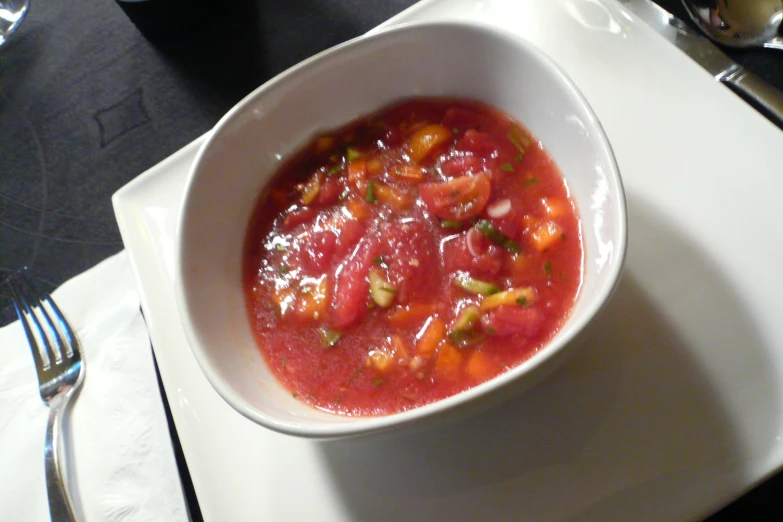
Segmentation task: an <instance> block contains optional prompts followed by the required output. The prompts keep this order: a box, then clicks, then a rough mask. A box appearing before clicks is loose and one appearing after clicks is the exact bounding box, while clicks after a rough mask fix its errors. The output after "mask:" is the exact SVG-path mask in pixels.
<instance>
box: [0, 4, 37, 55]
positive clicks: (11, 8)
mask: <svg viewBox="0 0 783 522" xmlns="http://www.w3.org/2000/svg"><path fill="white" fill-rule="evenodd" d="M29 8H30V0H0V45H3V44H4V43H5V42H6V40H8V38H9V37H10V36H11V35H12V34H13V33H14V32H15V31H16V30H17V29H18V28H19V26H20V25H21V24H22V21H23V20H24V17H25V16H27V11H28V9H29Z"/></svg>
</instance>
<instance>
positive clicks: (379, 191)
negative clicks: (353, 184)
mask: <svg viewBox="0 0 783 522" xmlns="http://www.w3.org/2000/svg"><path fill="white" fill-rule="evenodd" d="M373 191H374V194H375V199H377V200H378V201H380V202H381V203H383V204H384V205H388V206H390V207H392V208H394V209H397V210H405V209H406V208H409V207H410V206H411V199H410V197H409V196H408V194H406V193H405V192H403V191H402V190H399V189H396V188H394V187H390V186H389V185H384V184H382V183H375V184H374V185H373Z"/></svg>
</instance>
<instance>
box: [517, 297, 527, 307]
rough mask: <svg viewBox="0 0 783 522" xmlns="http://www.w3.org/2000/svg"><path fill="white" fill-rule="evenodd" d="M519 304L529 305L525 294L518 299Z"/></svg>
mask: <svg viewBox="0 0 783 522" xmlns="http://www.w3.org/2000/svg"><path fill="white" fill-rule="evenodd" d="M517 304H518V305H519V306H527V297H525V296H524V295H523V296H522V297H520V298H519V299H517Z"/></svg>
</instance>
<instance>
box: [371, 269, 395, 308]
mask: <svg viewBox="0 0 783 522" xmlns="http://www.w3.org/2000/svg"><path fill="white" fill-rule="evenodd" d="M395 295H397V290H396V289H395V288H394V287H393V286H392V285H391V284H390V283H389V281H387V280H386V277H385V276H384V275H383V274H382V273H381V272H380V271H379V270H370V297H372V300H373V301H374V302H375V304H377V305H378V306H382V307H383V308H388V307H389V306H391V304H392V301H393V300H394V296H395Z"/></svg>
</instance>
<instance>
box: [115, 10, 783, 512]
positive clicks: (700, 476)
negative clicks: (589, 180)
mask: <svg viewBox="0 0 783 522" xmlns="http://www.w3.org/2000/svg"><path fill="white" fill-rule="evenodd" d="M436 19H462V20H478V21H482V22H486V23H491V24H495V25H497V26H499V27H503V28H505V29H508V30H512V31H515V32H517V33H518V34H520V35H522V36H523V37H525V38H527V39H528V40H530V41H531V42H533V43H534V44H535V45H537V46H538V47H540V48H541V49H542V50H543V51H544V52H545V53H547V54H548V55H549V56H550V57H551V58H552V59H554V61H555V62H557V63H558V64H559V65H560V66H561V67H563V69H564V70H565V71H566V72H567V73H568V74H569V75H570V76H571V77H572V79H573V80H574V81H575V82H576V84H577V85H578V86H579V88H580V89H581V90H582V92H583V93H584V95H585V96H586V98H587V99H588V101H589V102H590V103H591V105H592V106H593V109H594V110H595V112H596V113H597V115H598V117H599V119H600V120H601V122H602V124H603V126H604V128H605V130H606V132H607V134H608V136H609V139H610V141H611V142H612V145H613V147H614V150H615V153H616V156H617V160H618V163H619V166H620V170H621V172H622V175H623V180H624V183H625V189H626V193H627V196H628V210H629V250H628V258H627V264H626V273H625V277H624V279H623V281H622V283H621V284H620V287H619V289H618V292H617V294H616V295H615V297H614V299H613V300H612V302H611V304H610V305H609V307H608V309H607V310H606V312H605V313H604V314H603V315H602V316H601V318H600V319H599V321H598V322H597V324H596V325H595V328H593V329H592V330H591V332H590V333H589V334H588V335H587V336H586V337H585V338H584V339H583V341H582V342H583V343H584V346H582V347H581V349H580V350H578V352H577V354H576V355H575V356H574V357H573V358H571V359H570V360H569V361H568V362H567V363H566V364H565V365H564V366H563V367H562V368H561V369H560V370H558V371H557V372H556V373H555V374H554V375H553V376H552V377H550V378H549V379H548V380H546V381H545V382H544V383H542V384H541V385H539V386H537V387H536V388H534V389H533V390H531V391H529V392H528V393H526V394H524V395H522V396H520V397H518V398H517V399H515V400H513V401H511V402H509V403H507V404H505V405H503V406H501V407H499V408H496V409H495V410H493V411H490V412H488V413H486V414H483V415H481V416H479V417H474V418H472V419H469V420H466V421H463V422H461V423H458V424H452V425H448V426H444V427H442V428H438V429H433V430H429V431H422V432H419V433H416V434H413V435H406V436H396V437H395V436H384V437H376V438H371V439H360V440H348V441H341V442H328V443H319V442H312V441H307V440H301V439H296V438H293V437H288V436H285V435H280V434H277V433H273V432H271V431H268V430H266V429H264V428H262V427H260V426H258V425H256V424H254V423H252V422H251V421H249V420H247V419H245V418H244V417H242V416H240V415H239V414H238V413H236V412H235V411H234V410H233V409H232V408H231V407H230V406H228V404H226V403H225V402H223V400H222V399H221V398H220V397H219V396H218V395H217V393H216V392H215V391H214V390H213V389H212V388H211V387H210V385H209V384H208V382H207V380H206V378H205V377H204V375H203V374H202V373H201V370H200V368H199V367H198V365H197V363H196V361H195V359H194V357H193V355H192V353H191V351H190V348H189V347H188V344H187V342H186V340H185V336H184V333H183V331H182V328H181V326H180V322H179V318H178V316H177V310H176V307H175V303H174V295H173V280H172V278H173V274H174V237H175V229H176V220H177V215H178V212H179V206H180V199H181V193H182V189H183V186H184V182H185V178H186V176H187V174H188V170H189V168H190V164H191V161H192V160H193V158H194V156H195V153H196V151H197V149H198V147H199V145H200V143H201V142H202V141H203V138H201V139H199V140H196V141H195V142H193V143H191V144H190V145H188V146H187V147H185V148H183V149H182V150H180V151H179V152H177V153H176V154H174V155H173V156H171V157H170V158H168V159H167V160H165V161H163V162H162V163H160V164H158V165H157V166H155V167H153V168H152V169H150V170H149V171H147V172H146V173H144V174H142V175H141V176H139V177H138V178H136V179H135V180H134V181H132V182H131V183H129V184H128V185H127V186H125V187H124V188H122V189H121V190H120V191H118V192H117V193H116V194H115V196H114V198H113V202H114V207H115V212H116V215H117V220H118V222H119V225H120V230H121V232H122V237H123V241H124V242H125V246H126V247H127V249H128V250H129V252H130V254H131V258H132V261H133V264H134V269H135V273H136V277H137V282H138V285H139V289H140V293H141V295H142V306H143V309H144V312H145V316H146V318H147V321H148V326H149V331H150V336H151V338H152V341H153V345H154V347H155V353H156V356H157V359H158V363H159V368H160V373H161V377H162V379H163V383H164V386H165V388H166V393H167V395H168V397H169V401H170V403H171V409H172V413H173V415H174V421H175V424H176V427H177V430H178V432H179V435H180V440H181V443H182V447H183V450H184V453H185V456H186V458H187V461H188V466H189V468H190V472H191V475H192V478H193V482H194V486H195V489H196V493H197V495H198V499H199V503H200V506H201V511H202V514H203V515H204V518H205V520H208V521H226V520H230V521H232V522H239V521H243V520H275V521H280V520H319V521H346V520H357V521H358V520H376V521H387V520H388V521H392V520H394V521H396V520H470V521H473V520H536V521H537V520H540V521H547V522H549V521H555V520H569V521H588V520H595V521H599V520H600V521H606V520H635V521H643V520H650V521H656V522H659V521H664V520H687V519H694V518H700V517H704V516H706V515H707V514H709V513H710V512H712V511H714V510H716V509H717V508H719V507H720V506H722V505H724V504H726V503H728V502H729V501H731V500H732V499H734V498H735V497H737V496H738V495H740V494H741V493H743V492H744V491H745V490H747V489H749V488H750V487H752V486H753V485H755V484H756V483H757V482H758V481H760V480H763V479H764V478H766V477H767V476H769V475H770V474H771V473H773V472H775V471H777V470H778V469H780V467H781V465H783V446H781V443H780V433H781V426H782V423H783V418H782V417H781V406H782V401H783V393H782V391H783V321H781V320H780V318H779V315H780V299H781V298H780V296H781V295H783V277H780V276H779V270H780V267H781V266H783V244H782V243H781V241H780V240H779V238H780V237H783V205H780V203H779V201H780V200H781V194H783V178H782V177H781V176H780V174H781V169H780V152H781V151H783V133H781V132H780V131H779V130H778V129H777V128H776V127H774V126H773V125H772V124H771V123H769V122H768V121H767V120H765V119H764V118H763V117H762V116H760V115H759V114H757V113H756V112H755V111H753V110H752V109H751V108H750V107H749V106H748V105H746V104H745V103H744V102H742V101H741V100H740V99H739V98H737V97H736V96H735V95H734V94H732V93H731V92H730V91H729V90H727V89H726V88H724V87H723V86H721V85H719V84H718V83H717V82H715V81H714V80H713V79H712V77H711V76H710V75H709V74H707V73H706V72H705V71H703V70H701V69H700V68H699V67H698V66H696V64H694V63H693V62H691V61H690V60H689V59H688V58H687V57H686V56H684V55H683V54H681V53H680V52H679V51H678V50H676V49H675V48H674V47H672V46H670V45H669V44H668V43H667V42H666V41H664V40H663V39H661V38H660V37H659V36H658V35H656V34H654V33H653V32H652V31H651V30H650V29H649V28H647V27H646V26H645V25H644V24H643V23H642V22H640V21H639V20H637V19H636V18H634V17H633V16H632V15H630V14H629V13H628V12H627V11H626V10H624V8H622V7H621V6H619V4H616V3H615V2H613V0H549V1H543V0H538V1H536V0H517V1H510V0H509V1H507V2H503V1H500V0H496V1H491V0H486V1H479V0H425V1H424V2H422V3H420V4H418V5H416V6H414V7H413V8H411V9H409V10H408V11H406V12H404V13H402V14H401V15H399V16H397V17H395V18H394V19H392V20H391V21H390V22H388V23H389V24H393V23H400V22H409V21H419V20H421V21H423V20H436ZM532 130H533V132H534V133H535V129H532ZM238 226H244V225H243V224H239V225H238Z"/></svg>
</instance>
